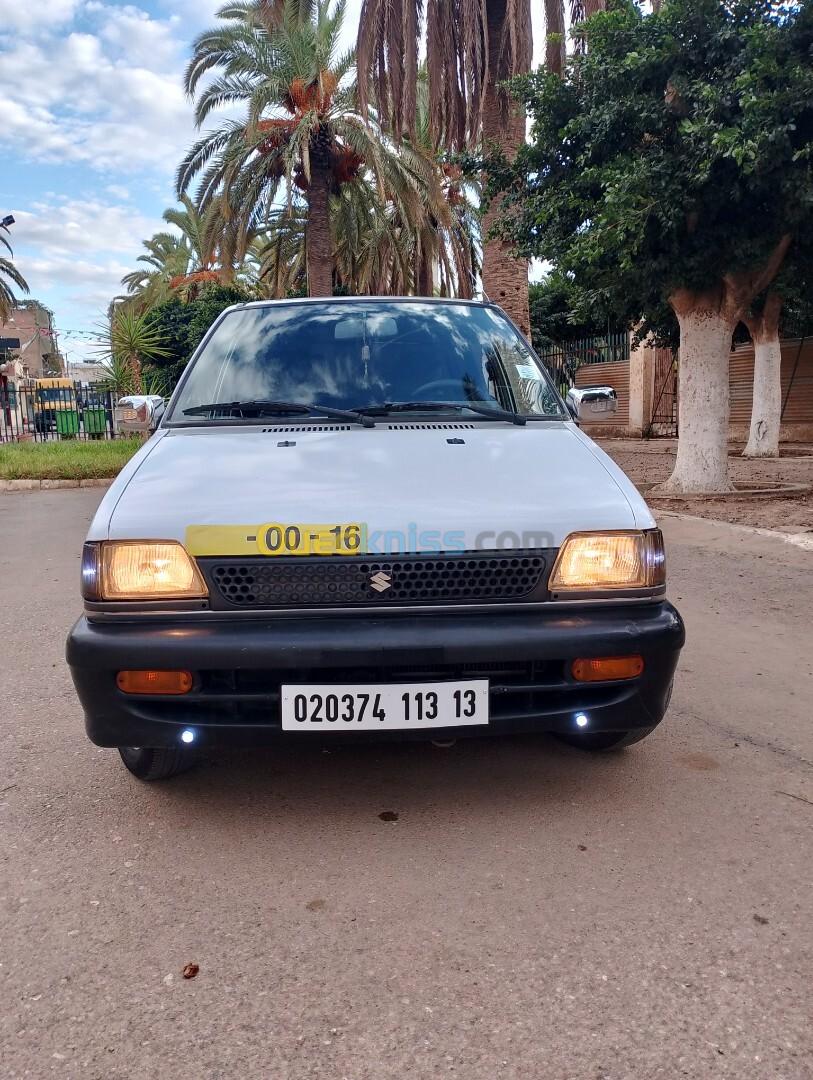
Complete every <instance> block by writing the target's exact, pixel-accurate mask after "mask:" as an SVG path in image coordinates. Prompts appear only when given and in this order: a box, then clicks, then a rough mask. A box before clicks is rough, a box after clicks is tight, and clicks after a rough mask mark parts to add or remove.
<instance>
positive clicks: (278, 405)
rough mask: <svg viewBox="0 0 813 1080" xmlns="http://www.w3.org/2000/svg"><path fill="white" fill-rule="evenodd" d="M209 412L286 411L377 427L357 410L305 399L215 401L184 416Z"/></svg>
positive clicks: (188, 411) (270, 413)
mask: <svg viewBox="0 0 813 1080" xmlns="http://www.w3.org/2000/svg"><path fill="white" fill-rule="evenodd" d="M209 412H221V413H222V412H226V413H229V412H239V413H244V412H253V413H257V414H258V415H260V416H261V415H263V414H266V415H273V414H278V415H280V416H284V415H285V414H286V413H288V414H294V415H299V416H319V415H320V414H321V415H322V416H326V417H328V418H329V419H331V420H349V421H350V423H351V424H361V426H362V427H368V428H369V427H375V421H374V420H373V419H372V418H371V417H369V416H365V415H363V414H362V413H360V412H356V411H355V410H353V411H351V410H348V409H334V408H332V407H331V406H330V405H316V404H313V405H311V404H309V403H307V402H304V401H268V400H266V399H265V398H251V399H249V400H247V401H214V402H212V403H211V404H209V405H194V406H192V408H190V409H184V410H183V414H184V416H203V415H204V414H205V413H209Z"/></svg>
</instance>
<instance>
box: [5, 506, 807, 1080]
mask: <svg viewBox="0 0 813 1080" xmlns="http://www.w3.org/2000/svg"><path fill="white" fill-rule="evenodd" d="M99 495H100V492H98V491H93V490H88V491H82V490H78V491H53V492H47V491H44V492H38V493H31V494H19V495H0V538H2V542H1V543H0V567H1V569H2V576H1V577H0V581H1V582H2V594H1V598H0V643H1V647H2V668H0V693H1V694H2V709H0V733H1V734H2V742H1V743H0V902H1V904H2V907H1V909H0V963H1V964H2V966H0V1076H2V1077H4V1078H6V1077H8V1078H16V1077H34V1078H36V1080H39V1078H42V1077H48V1076H52V1075H54V1076H62V1077H81V1078H83V1080H84V1078H100V1080H102V1078H103V1080H108V1078H118V1077H128V1078H130V1077H138V1078H142V1077H144V1078H147V1077H150V1078H152V1077H162V1078H163V1077H170V1078H175V1077H183V1078H194V1080H199V1078H200V1080H214V1078H217V1080H221V1078H222V1080H232V1078H240V1080H254V1078H262V1080H265V1078H272V1080H278V1078H282V1080H287V1078H292V1080H300V1078H302V1080H304V1078H317V1077H319V1078H328V1080H341V1078H348V1080H367V1078H369V1080H385V1078H398V1080H401V1078H405V1077H419V1078H423V1077H437V1076H457V1077H461V1078H465V1080H479V1078H489V1080H491V1078H501V1077H512V1078H513V1077H516V1078H522V1080H528V1078H533V1080H536V1078H541V1080H623V1078H628V1077H631V1078H635V1080H638V1078H645V1080H650V1078H655V1077H667V1078H670V1080H671V1078H674V1077H683V1076H687V1077H692V1078H701V1077H721V1076H725V1077H736V1078H737V1080H750V1078H759V1080H762V1078H765V1080H801V1078H810V1077H812V1076H813V1024H811V1015H810V1014H811V1000H813V963H811V951H812V946H813V941H812V935H811V927H813V888H811V886H813V880H812V879H813V719H811V712H813V709H811V706H813V692H811V690H812V688H813V678H812V676H811V668H812V667H813V620H812V619H811V613H810V609H811V604H812V603H813V587H811V583H812V581H813V577H812V575H811V569H813V552H806V551H803V550H800V549H798V548H794V547H792V546H790V545H788V544H785V543H783V542H781V541H779V540H776V539H772V538H767V537H760V536H754V535H752V534H749V533H745V532H742V531H738V530H736V529H733V528H731V527H730V526H717V525H714V524H709V523H704V522H687V521H685V520H684V521H678V520H675V519H669V520H665V521H664V527H665V531H666V533H667V539H668V542H669V560H670V571H671V588H670V591H671V596H672V598H673V599H674V600H675V601H676V602H677V603H678V605H679V606H680V608H681V610H682V612H683V614H684V616H685V618H686V622H687V626H688V644H687V646H686V649H685V651H684V653H683V659H682V662H681V667H680V671H679V678H678V682H677V686H676V692H675V696H674V700H673V705H672V709H671V711H670V714H669V716H668V717H667V719H666V721H665V723H664V724H663V725H662V727H661V728H660V729H659V730H658V731H657V732H656V733H655V735H653V736H652V737H651V738H650V739H648V740H647V741H646V742H644V743H642V744H641V745H640V746H636V747H633V748H631V749H630V750H628V751H627V752H626V753H624V754H621V755H618V756H614V757H596V758H591V757H588V756H582V755H581V754H579V753H578V752H576V751H572V750H569V749H567V748H564V747H561V746H559V745H557V744H556V743H554V742H553V741H551V740H549V739H547V738H542V737H540V738H539V739H533V740H515V741H510V742H502V741H482V742H471V743H466V742H464V743H460V744H458V745H457V746H456V747H455V748H453V749H452V750H445V751H444V750H439V749H434V748H432V747H431V746H422V745H400V746H399V745H386V746H380V747H366V748H359V749H354V748H348V749H344V750H339V751H336V752H334V753H330V754H326V753H320V752H318V751H316V750H310V749H305V750H297V751H295V752H294V751H291V750H283V751H276V752H262V753H240V754H237V753H234V754H230V755H227V756H223V757H221V758H218V759H216V760H213V761H210V762H207V763H205V764H204V765H203V767H201V768H200V769H199V770H198V771H197V772H194V773H190V774H188V775H186V776H182V777H179V778H177V779H176V780H174V781H171V782H169V783H167V784H163V785H151V786H148V785H142V784H140V783H138V782H137V781H136V780H134V779H132V778H131V777H130V776H129V774H127V773H126V772H125V771H124V769H123V767H122V766H121V765H120V764H119V761H118V757H117V755H116V754H115V752H114V751H107V750H98V749H96V748H95V747H93V746H92V745H91V744H90V743H88V742H87V741H86V740H85V736H84V733H83V729H82V722H81V716H80V710H79V707H78V705H77V702H76V700H75V698H74V695H73V692H72V687H71V683H70V679H69V676H68V672H67V670H66V668H65V665H64V662H63V655H62V649H63V640H64V636H65V632H66V631H67V629H68V627H69V625H70V623H71V622H72V620H73V618H74V617H75V616H76V615H77V614H78V610H79V601H78V597H77V575H78V551H79V547H80V544H81V540H82V537H83V534H84V530H85V526H86V522H87V521H88V520H89V518H90V516H91V513H92V511H93V509H94V506H95V504H96V502H97V501H98V499H99ZM385 812H392V813H394V814H397V820H382V818H381V815H382V813H383V814H384V815H385V818H386V817H392V813H390V814H387V813H385ZM187 963H196V964H199V965H200V971H199V974H198V975H197V977H196V978H194V979H190V980H185V979H184V978H183V977H182V975H181V972H182V969H183V967H184V965H185V964H187Z"/></svg>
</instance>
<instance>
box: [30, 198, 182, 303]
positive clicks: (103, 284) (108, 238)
mask: <svg viewBox="0 0 813 1080" xmlns="http://www.w3.org/2000/svg"><path fill="white" fill-rule="evenodd" d="M13 212H14V216H15V218H16V223H15V226H14V248H15V260H16V264H17V266H18V267H19V269H20V271H21V273H22V274H23V275H24V276H25V277H26V279H27V280H28V281H29V283H30V284H31V285H32V287H35V291H36V292H37V293H38V294H44V293H48V292H49V291H50V290H55V289H56V290H59V292H60V293H61V294H62V296H63V297H64V299H65V300H66V301H67V302H68V303H69V304H70V306H71V307H72V308H81V309H83V310H84V311H86V312H87V311H92V312H98V313H99V314H101V313H102V312H103V311H104V310H105V309H106V307H107V305H108V303H109V302H110V300H111V299H112V297H113V296H116V295H118V294H119V293H120V292H121V291H122V288H121V279H122V277H123V276H124V275H125V274H126V273H128V272H129V271H130V270H132V269H133V268H134V267H135V266H137V265H138V264H137V261H136V260H137V258H138V256H139V255H140V254H141V253H142V252H143V247H142V241H143V240H144V239H145V238H147V237H149V236H151V235H152V234H153V233H154V232H156V231H157V230H158V229H161V228H166V225H165V224H164V222H163V221H161V219H160V218H152V217H149V216H147V215H145V214H141V213H139V212H137V211H135V210H134V209H133V207H131V206H122V205H118V204H113V203H105V202H101V201H99V200H94V199H77V198H69V197H66V196H57V197H55V198H53V199H50V200H47V201H42V202H37V203H33V204H31V205H30V207H29V209H27V210H16V209H15V210H14V211H13Z"/></svg>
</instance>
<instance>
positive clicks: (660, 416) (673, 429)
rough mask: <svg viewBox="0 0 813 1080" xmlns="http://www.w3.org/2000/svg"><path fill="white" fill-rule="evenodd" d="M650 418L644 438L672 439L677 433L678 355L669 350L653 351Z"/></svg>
mask: <svg viewBox="0 0 813 1080" xmlns="http://www.w3.org/2000/svg"><path fill="white" fill-rule="evenodd" d="M653 351H654V353H655V376H654V380H653V384H654V385H653V389H654V396H653V398H652V418H651V419H650V421H649V424H648V425H647V428H646V430H645V431H644V437H645V438H648V439H651V438H657V437H661V438H667V437H671V438H674V437H676V436H677V433H678V354H677V353H676V352H673V351H672V350H671V349H655V350H653Z"/></svg>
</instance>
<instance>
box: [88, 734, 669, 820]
mask: <svg viewBox="0 0 813 1080" xmlns="http://www.w3.org/2000/svg"><path fill="white" fill-rule="evenodd" d="M663 746H664V744H663V742H662V740H661V739H659V738H658V736H657V735H656V736H655V737H653V738H652V739H651V740H649V741H648V742H647V744H645V745H643V746H637V747H633V748H630V749H629V750H628V751H626V752H623V753H619V754H606V755H591V754H585V753H583V752H581V751H578V750H575V749H572V748H570V747H566V746H563V745H562V744H560V743H558V742H556V741H555V740H554V739H552V738H549V737H546V736H535V737H514V738H507V739H466V740H461V741H460V742H458V743H457V744H455V745H454V746H453V747H451V748H449V749H441V748H436V747H434V746H432V745H431V744H429V743H417V742H416V743H382V744H377V745H356V746H352V747H351V746H345V747H342V746H339V747H337V748H330V749H329V750H324V749H320V748H319V747H317V746H313V747H309V746H299V745H298V746H285V745H280V746H279V747H278V748H275V749H264V750H252V751H240V752H237V751H231V752H227V751H223V752H217V753H211V754H208V755H205V756H203V757H202V759H201V763H200V764H199V765H198V767H197V768H196V769H195V770H194V771H193V772H190V773H187V774H185V775H183V776H179V777H176V778H175V779H173V780H171V781H168V782H165V783H157V784H151V785H142V784H140V783H138V782H136V781H129V782H130V784H131V790H130V795H131V798H132V796H136V798H138V797H139V795H140V796H141V798H143V799H144V802H145V804H146V805H147V806H149V807H150V809H156V808H157V807H158V806H160V807H161V810H162V817H164V819H165V821H166V820H167V819H168V818H172V817H173V816H174V815H176V814H177V815H179V816H185V815H188V814H189V813H190V811H191V812H192V813H194V816H195V819H196V823H198V824H199V823H204V822H205V823H206V824H208V825H211V826H212V827H213V828H217V825H218V823H219V822H223V821H229V822H231V823H232V824H233V823H234V822H235V819H236V818H240V817H242V816H243V812H244V811H248V812H249V813H250V815H251V818H252V819H253V823H254V824H257V823H258V821H259V820H261V819H265V820H266V821H267V820H270V819H273V818H275V817H277V816H280V817H282V818H284V819H285V821H286V823H287V825H288V826H289V827H291V826H295V824H296V822H297V820H300V819H301V822H302V823H303V824H304V823H305V822H309V823H310V824H312V823H313V820H314V818H315V817H316V818H318V817H319V816H322V815H324V816H325V817H328V818H329V819H330V821H331V822H332V823H334V824H342V825H345V826H346V825H350V824H352V823H353V822H355V821H359V820H364V821H369V820H370V818H371V815H378V814H384V815H390V814H393V813H394V814H397V815H398V818H399V820H406V819H408V818H409V817H415V816H423V815H431V816H433V817H441V818H443V817H447V818H448V817H451V816H454V817H460V816H463V817H467V816H469V817H478V818H481V817H483V816H484V815H485V816H488V815H492V814H493V815H501V814H506V813H510V814H517V813H519V814H522V813H523V812H527V813H529V814H535V813H538V812H539V811H540V810H544V813H545V814H550V815H555V814H556V812H557V811H556V808H557V807H567V808H568V809H572V807H573V805H574V804H576V805H578V806H579V807H580V808H582V809H587V808H589V807H593V808H601V809H602V810H603V811H606V812H609V813H613V812H615V813H622V808H623V812H624V813H629V812H630V809H631V808H632V806H631V804H634V803H635V802H636V801H637V799H638V798H646V799H648V800H649V801H650V804H651V800H652V796H653V792H654V791H657V789H658V787H659V785H660V784H662V783H665V782H666V779H667V777H668V775H669V767H668V762H667V761H666V760H665V755H664V754H663V753H662V750H663ZM659 751H661V752H659ZM106 765H107V766H108V767H110V768H115V766H114V764H113V763H112V762H107V763H106ZM122 771H123V770H122ZM111 779H112V777H111ZM119 779H120V781H121V782H123V783H127V782H128V780H129V778H127V777H126V775H125V776H124V777H121V776H120V777H119ZM118 786H119V785H118V784H116V783H113V784H112V785H111V788H115V787H118ZM131 808H132V803H131ZM611 808H614V809H611ZM383 820H385V821H386V820H387V816H385V817H384V819H383Z"/></svg>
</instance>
